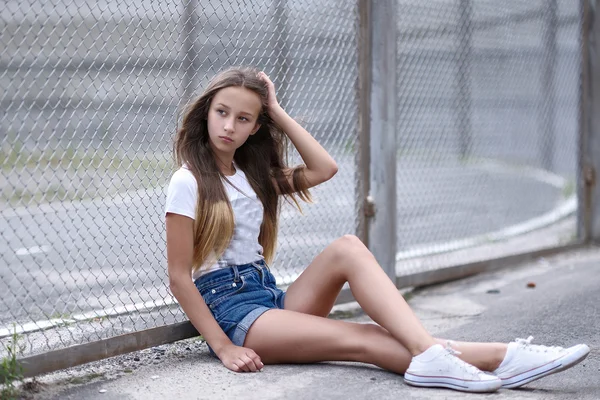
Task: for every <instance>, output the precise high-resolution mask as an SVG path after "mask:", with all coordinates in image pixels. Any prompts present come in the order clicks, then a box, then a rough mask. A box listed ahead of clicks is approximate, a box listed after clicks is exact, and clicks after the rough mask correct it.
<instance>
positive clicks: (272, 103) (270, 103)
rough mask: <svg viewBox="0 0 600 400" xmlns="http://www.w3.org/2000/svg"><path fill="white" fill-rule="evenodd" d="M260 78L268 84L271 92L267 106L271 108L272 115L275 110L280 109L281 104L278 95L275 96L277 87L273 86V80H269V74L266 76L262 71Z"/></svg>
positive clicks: (259, 74)
mask: <svg viewBox="0 0 600 400" xmlns="http://www.w3.org/2000/svg"><path fill="white" fill-rule="evenodd" d="M258 78H259V79H260V80H262V81H263V82H265V83H266V84H267V88H268V90H269V95H268V98H267V105H268V108H269V113H271V112H272V111H274V110H275V109H277V108H279V102H278V101H277V95H276V94H275V85H274V84H273V82H272V81H271V79H269V77H268V76H267V74H265V73H264V72H262V71H260V72H259V73H258Z"/></svg>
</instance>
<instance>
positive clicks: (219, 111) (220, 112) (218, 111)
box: [217, 110, 225, 115]
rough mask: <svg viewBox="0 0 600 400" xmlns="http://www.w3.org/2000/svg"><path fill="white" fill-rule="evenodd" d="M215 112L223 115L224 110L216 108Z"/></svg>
mask: <svg viewBox="0 0 600 400" xmlns="http://www.w3.org/2000/svg"><path fill="white" fill-rule="evenodd" d="M217 113H218V114H219V115H225V111H224V110H217Z"/></svg>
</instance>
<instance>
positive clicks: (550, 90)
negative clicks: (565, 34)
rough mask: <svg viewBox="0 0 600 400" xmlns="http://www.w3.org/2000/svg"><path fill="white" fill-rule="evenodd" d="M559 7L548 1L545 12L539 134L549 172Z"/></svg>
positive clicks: (552, 160)
mask: <svg viewBox="0 0 600 400" xmlns="http://www.w3.org/2000/svg"><path fill="white" fill-rule="evenodd" d="M557 8H558V5H557V4H556V0H548V3H546V4H545V9H544V10H543V15H544V17H545V18H544V25H545V28H544V57H543V63H544V67H543V72H542V82H541V83H542V93H541V94H542V96H543V97H542V99H541V101H542V106H541V110H540V114H539V118H540V127H541V132H539V138H540V139H539V140H540V143H539V145H540V149H541V152H542V154H541V159H542V160H541V161H542V167H543V168H544V169H546V170H547V171H553V170H554V142H555V135H556V133H555V129H554V115H555V112H556V111H555V110H556V100H555V90H554V80H555V76H556V59H557V57H556V29H557V27H558V18H557V16H556V12H557Z"/></svg>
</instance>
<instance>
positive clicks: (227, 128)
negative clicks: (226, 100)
mask: <svg viewBox="0 0 600 400" xmlns="http://www.w3.org/2000/svg"><path fill="white" fill-rule="evenodd" d="M224 129H225V131H227V132H233V121H232V120H230V119H227V120H225V126H224Z"/></svg>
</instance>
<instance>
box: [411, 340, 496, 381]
mask: <svg viewBox="0 0 600 400" xmlns="http://www.w3.org/2000/svg"><path fill="white" fill-rule="evenodd" d="M456 354H460V353H459V352H457V351H456V350H453V349H452V348H450V347H447V348H444V346H442V345H441V344H436V345H434V346H431V347H430V348H429V349H427V351H425V352H424V353H421V354H419V355H418V356H415V357H413V359H412V361H411V363H410V365H409V366H408V370H406V373H405V374H404V381H405V382H406V383H407V384H409V385H412V386H421V387H443V388H448V389H454V390H459V391H462V392H494V391H496V390H498V389H499V388H500V387H501V386H502V381H501V380H500V379H498V377H496V376H493V375H489V374H486V373H484V372H482V371H480V370H479V369H477V368H475V367H474V366H472V365H471V364H467V363H466V362H464V361H463V360H461V359H460V358H458V357H456Z"/></svg>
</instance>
